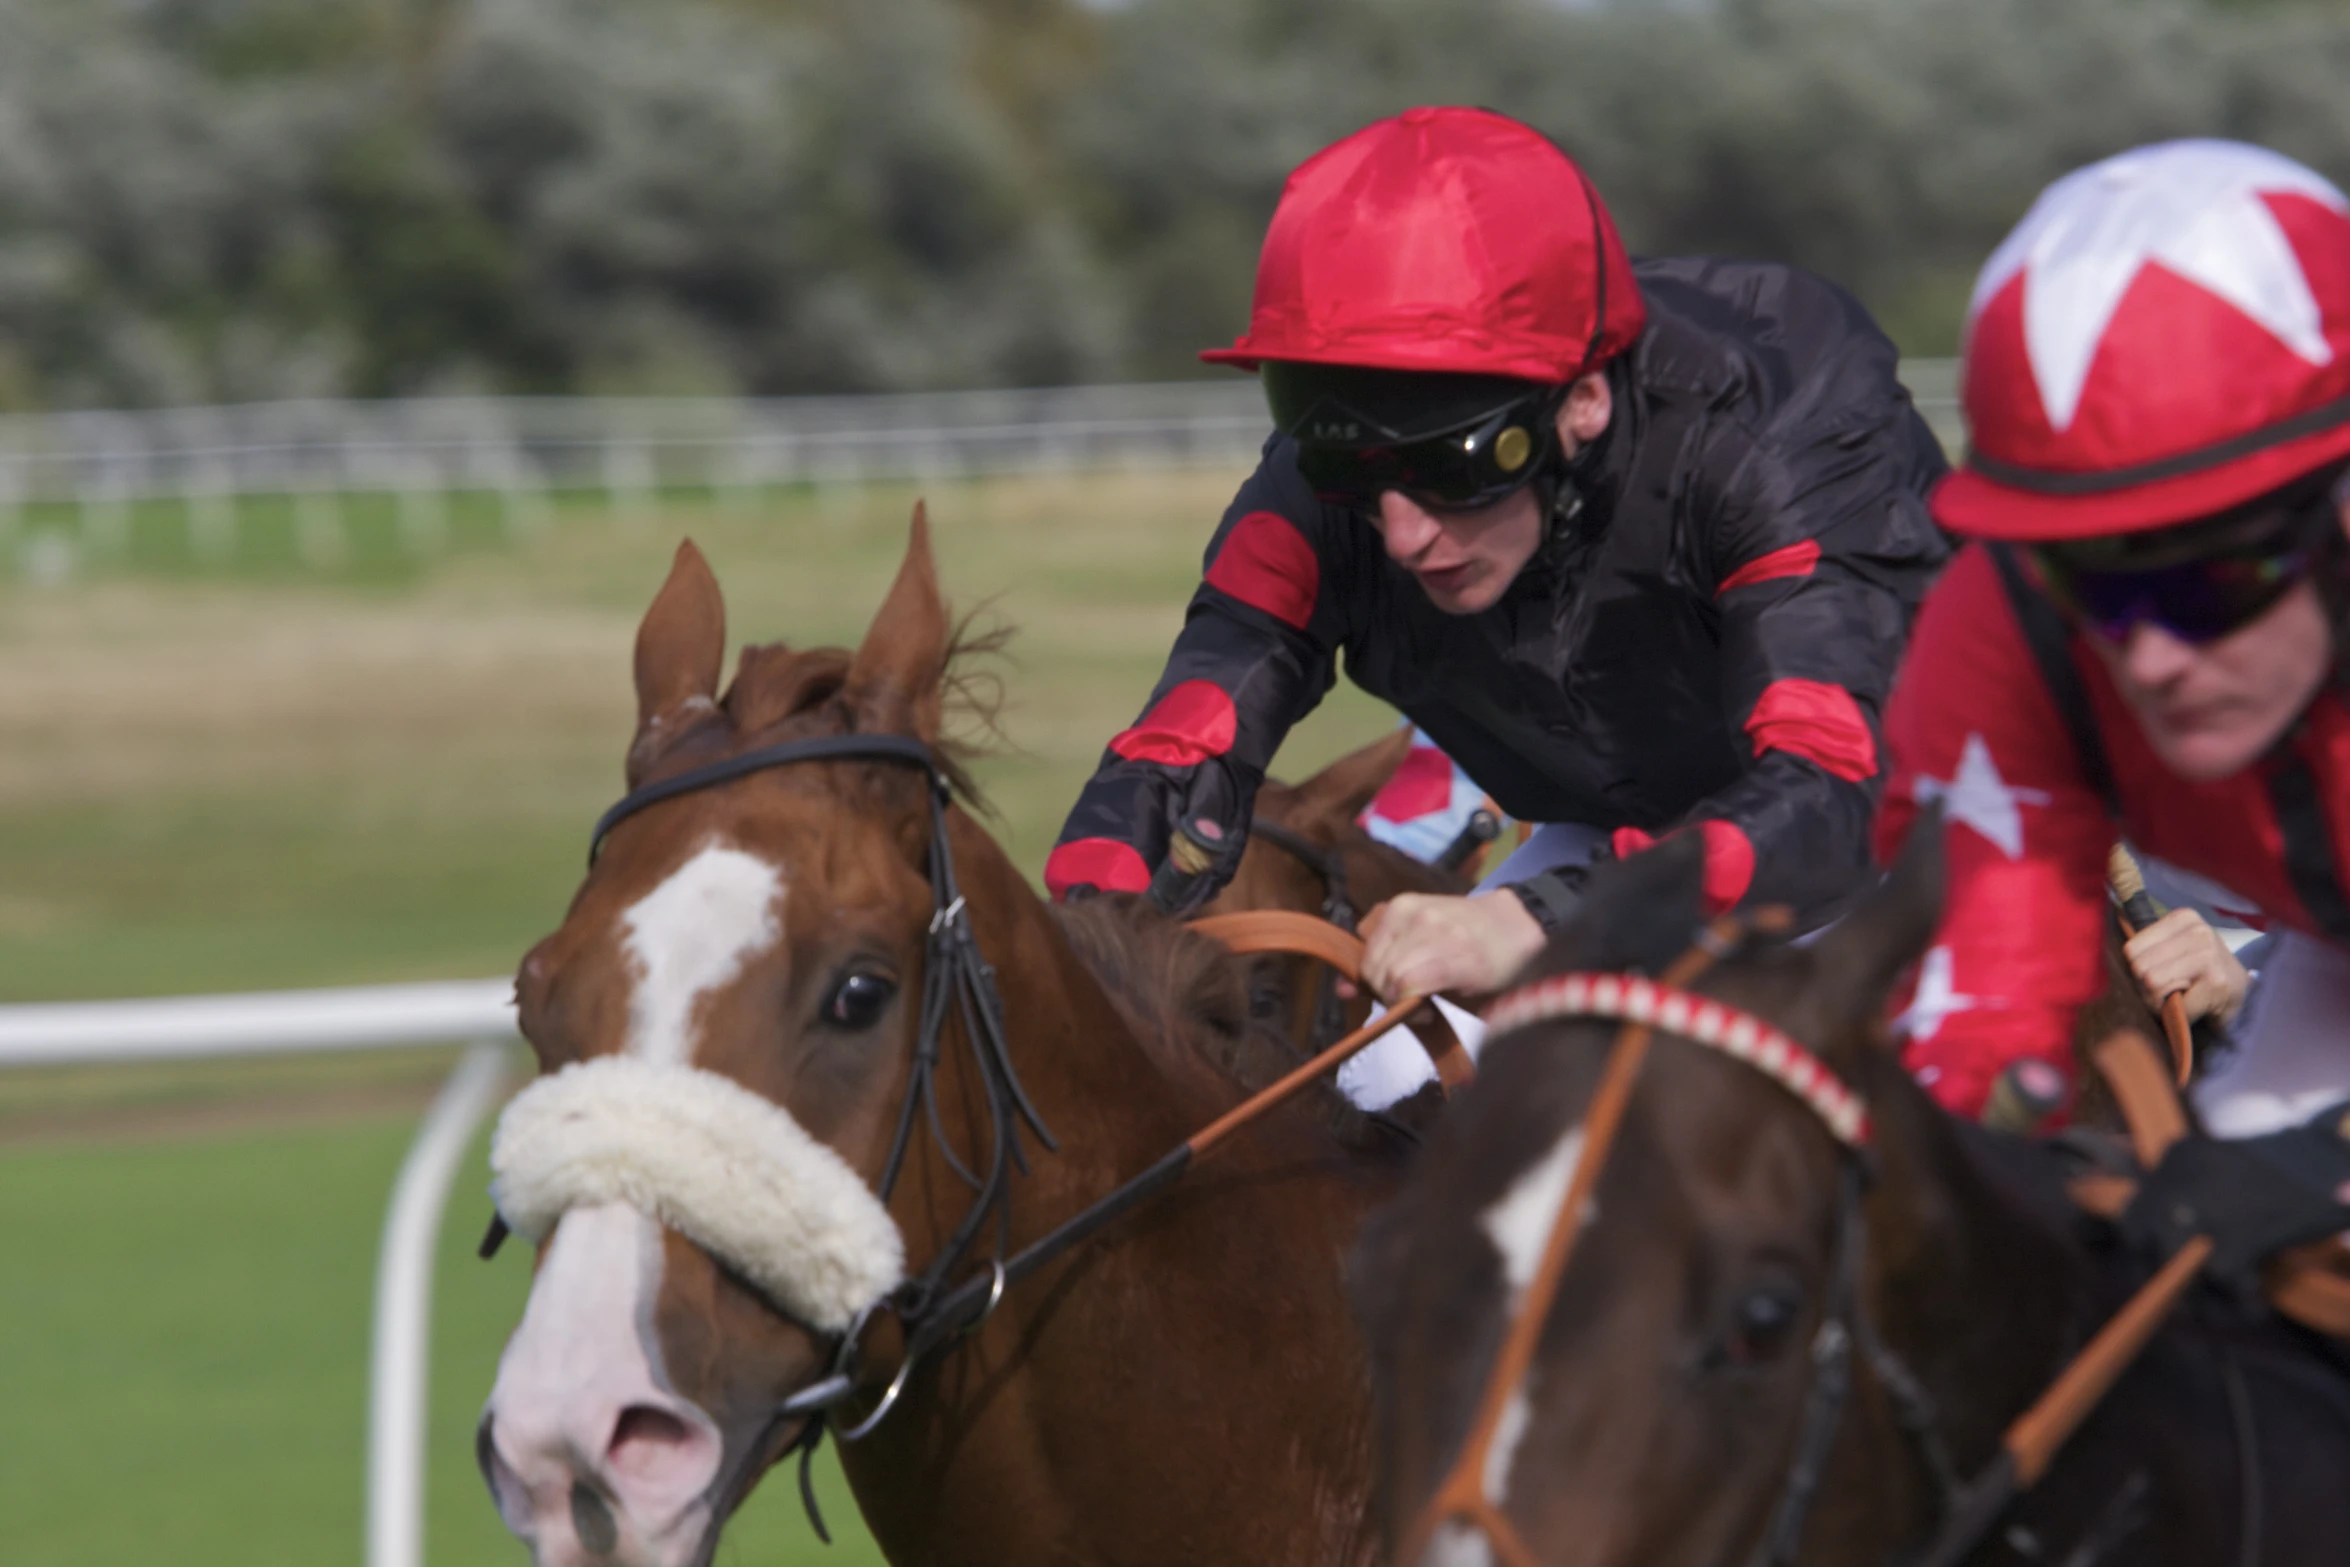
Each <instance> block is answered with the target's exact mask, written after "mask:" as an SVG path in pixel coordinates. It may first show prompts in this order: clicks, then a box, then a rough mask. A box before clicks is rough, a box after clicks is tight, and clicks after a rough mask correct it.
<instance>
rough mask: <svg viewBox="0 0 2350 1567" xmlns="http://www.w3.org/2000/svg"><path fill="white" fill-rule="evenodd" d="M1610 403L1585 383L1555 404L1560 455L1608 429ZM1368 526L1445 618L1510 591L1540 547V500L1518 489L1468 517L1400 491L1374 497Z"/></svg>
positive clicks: (1601, 383)
mask: <svg viewBox="0 0 2350 1567" xmlns="http://www.w3.org/2000/svg"><path fill="white" fill-rule="evenodd" d="M1613 411H1614V404H1613V401H1612V399H1611V396H1610V394H1609V391H1608V384H1607V377H1606V376H1604V375H1599V374H1592V375H1587V376H1584V377H1583V378H1582V379H1581V380H1578V381H1577V382H1576V383H1575V384H1574V386H1573V388H1572V389H1570V390H1569V391H1568V393H1567V398H1566V401H1565V402H1563V403H1561V404H1560V405H1559V411H1558V431H1559V449H1560V451H1561V452H1562V453H1564V454H1565V455H1566V456H1568V457H1572V456H1574V455H1575V453H1576V452H1577V451H1578V450H1580V449H1581V448H1582V446H1583V444H1584V443H1585V442H1587V441H1592V440H1596V439H1598V437H1599V435H1600V433H1601V432H1602V431H1604V430H1605V429H1606V428H1607V422H1608V417H1609V415H1610V414H1611V413H1612V412H1613ZM1371 521H1372V525H1373V526H1374V527H1376V528H1377V529H1378V530H1379V537H1380V538H1381V540H1383V541H1384V542H1385V543H1386V545H1387V554H1388V558H1389V559H1391V560H1393V561H1394V562H1395V563H1396V564H1397V565H1399V566H1401V567H1403V568H1404V570H1406V571H1408V572H1410V573H1411V574H1412V575H1413V577H1414V578H1416V579H1418V581H1419V584H1420V586H1421V588H1422V589H1423V590H1425V591H1426V593H1427V595H1428V599H1429V602H1431V603H1433V604H1434V605H1435V606H1436V607H1437V608H1438V609H1440V610H1443V611H1444V612H1445V613H1446V614H1448V615H1474V614H1476V613H1477V612H1478V611H1479V610H1483V609H1490V608H1492V607H1493V605H1494V604H1496V603H1498V602H1499V601H1500V599H1501V596H1502V595H1503V594H1504V593H1506V592H1508V591H1509V586H1510V584H1511V583H1512V582H1515V581H1516V580H1517V579H1518V573H1519V572H1521V571H1523V570H1525V569H1526V562H1528V561H1530V560H1532V559H1533V558H1534V552H1535V550H1537V549H1539V548H1540V547H1541V545H1542V530H1543V526H1544V518H1543V515H1542V501H1541V499H1540V497H1539V496H1537V495H1536V494H1535V490H1534V486H1532V485H1530V484H1529V485H1522V486H1520V487H1519V488H1518V489H1516V490H1513V491H1512V492H1511V493H1510V494H1508V495H1506V496H1504V497H1503V498H1502V499H1500V500H1498V501H1495V502H1494V503H1493V504H1492V505H1490V506H1479V507H1476V508H1474V509H1472V510H1468V511H1450V510H1441V509H1438V508H1434V507H1429V506H1423V505H1421V504H1420V503H1419V502H1418V501H1415V500H1413V499H1412V498H1411V497H1410V496H1408V495H1405V494H1404V493H1403V492H1402V491H1401V490H1387V491H1384V492H1382V493H1381V495H1380V497H1379V509H1378V511H1377V512H1376V513H1374V514H1373V516H1372V519H1371Z"/></svg>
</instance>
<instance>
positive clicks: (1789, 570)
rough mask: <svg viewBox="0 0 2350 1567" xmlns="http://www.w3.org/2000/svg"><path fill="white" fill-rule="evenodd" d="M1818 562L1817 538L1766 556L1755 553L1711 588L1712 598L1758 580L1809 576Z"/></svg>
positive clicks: (1818, 548)
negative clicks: (1718, 584) (1712, 589)
mask: <svg viewBox="0 0 2350 1567" xmlns="http://www.w3.org/2000/svg"><path fill="white" fill-rule="evenodd" d="M1819 563H1820V544H1819V540H1817V539H1804V540H1802V541H1801V542H1800V543H1795V544H1790V545H1788V546H1787V547H1786V548H1785V549H1778V550H1773V551H1771V552H1770V553H1769V554H1768V555H1757V556H1755V557H1754V559H1752V560H1750V561H1748V562H1747V563H1746V564H1745V565H1743V566H1741V567H1739V568H1738V569H1737V570H1736V571H1733V572H1731V573H1730V574H1729V575H1728V576H1726V577H1724V578H1723V579H1722V581H1721V585H1720V586H1719V587H1717V588H1715V589H1714V597H1715V598H1720V597H1721V596H1722V595H1723V594H1725V593H1727V592H1729V591H1730V590H1731V589H1732V588H1751V587H1753V586H1754V585H1755V584H1756V583H1758V582H1776V581H1778V580H1779V579H1780V578H1781V577H1808V576H1810V575H1811V574H1812V569H1813V568H1814V567H1816V566H1817V565H1819Z"/></svg>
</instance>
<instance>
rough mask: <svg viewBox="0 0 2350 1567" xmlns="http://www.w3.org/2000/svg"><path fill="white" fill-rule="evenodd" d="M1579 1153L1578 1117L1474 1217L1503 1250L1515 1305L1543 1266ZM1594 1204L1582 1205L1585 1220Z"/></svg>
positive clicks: (1505, 1273) (1504, 1274)
mask: <svg viewBox="0 0 2350 1567" xmlns="http://www.w3.org/2000/svg"><path fill="white" fill-rule="evenodd" d="M1582 1158H1583V1126H1582V1123H1581V1122H1577V1123H1576V1124H1575V1125H1573V1126H1570V1127H1568V1128H1567V1130H1566V1134H1565V1135H1564V1136H1562V1137H1560V1138H1559V1140H1558V1141H1557V1142H1556V1143H1555V1144H1553V1145H1552V1147H1551V1150H1550V1152H1548V1153H1546V1154H1544V1155H1543V1156H1542V1157H1541V1158H1540V1159H1537V1160H1536V1161H1535V1162H1534V1163H1532V1164H1530V1165H1528V1166H1527V1167H1526V1169H1525V1170H1524V1172H1523V1173H1521V1174H1520V1175H1519V1176H1518V1178H1517V1179H1516V1180H1515V1181H1512V1182H1511V1183H1510V1189H1509V1190H1508V1191H1506V1192H1504V1193H1502V1195H1501V1200H1500V1201H1499V1202H1497V1203H1495V1204H1494V1205H1493V1206H1492V1207H1490V1208H1488V1209H1486V1210H1485V1212H1484V1213H1483V1215H1481V1216H1480V1217H1479V1219H1478V1221H1477V1222H1478V1223H1479V1224H1482V1225H1483V1226H1484V1227H1485V1234H1486V1236H1487V1237H1488V1238H1489V1239H1491V1240H1492V1242H1493V1249H1494V1250H1495V1251H1497V1252H1499V1253H1501V1272H1502V1277H1503V1278H1505V1279H1507V1280H1508V1281H1509V1286H1510V1301H1511V1304H1512V1305H1513V1306H1514V1305H1515V1304H1516V1303H1517V1298H1518V1297H1519V1296H1520V1295H1522V1294H1524V1293H1525V1290H1526V1286H1527V1285H1529V1284H1531V1283H1533V1282H1534V1270H1535V1269H1536V1268H1538V1267H1540V1266H1541V1264H1542V1250H1543V1247H1544V1246H1545V1245H1547V1244H1548V1243H1549V1240H1550V1230H1551V1222H1552V1221H1553V1220H1554V1219H1556V1218H1557V1217H1558V1211H1559V1204H1561V1203H1563V1202H1565V1201H1566V1200H1567V1187H1568V1186H1569V1185H1570V1184H1572V1183H1573V1181H1574V1179H1575V1166H1576V1165H1577V1164H1578V1163H1580V1162H1581V1161H1582ZM1598 1206H1599V1205H1598V1204H1597V1202H1593V1203H1591V1204H1589V1205H1588V1206H1587V1207H1586V1208H1585V1209H1584V1214H1583V1218H1584V1222H1585V1223H1589V1222H1590V1219H1591V1215H1592V1214H1594V1213H1596V1212H1597V1211H1598Z"/></svg>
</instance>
